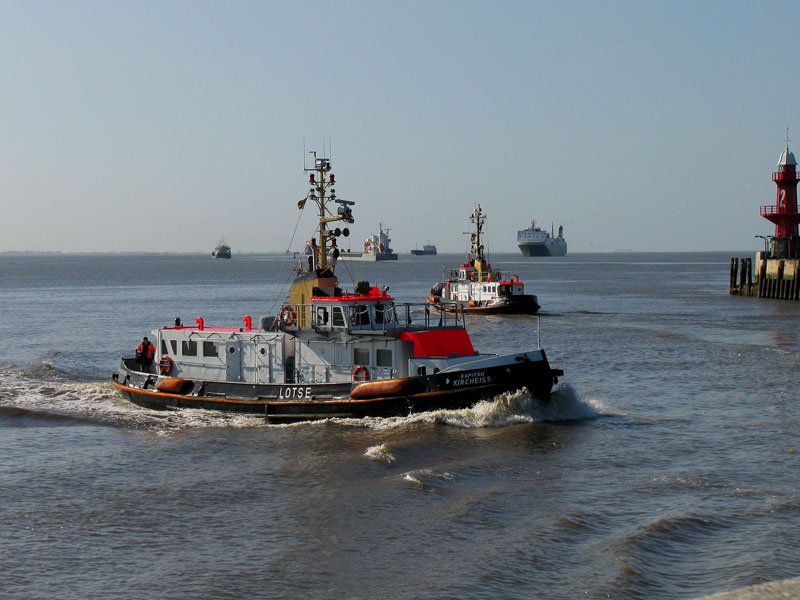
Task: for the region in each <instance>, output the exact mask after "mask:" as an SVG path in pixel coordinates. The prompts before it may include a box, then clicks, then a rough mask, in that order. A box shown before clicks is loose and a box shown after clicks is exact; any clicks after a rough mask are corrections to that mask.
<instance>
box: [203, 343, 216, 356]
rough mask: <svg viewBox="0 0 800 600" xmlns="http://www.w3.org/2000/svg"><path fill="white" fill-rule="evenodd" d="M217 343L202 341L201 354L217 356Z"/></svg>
mask: <svg viewBox="0 0 800 600" xmlns="http://www.w3.org/2000/svg"><path fill="white" fill-rule="evenodd" d="M218 355H219V353H218V352H217V345H216V344H215V343H214V342H208V341H205V342H203V356H218Z"/></svg>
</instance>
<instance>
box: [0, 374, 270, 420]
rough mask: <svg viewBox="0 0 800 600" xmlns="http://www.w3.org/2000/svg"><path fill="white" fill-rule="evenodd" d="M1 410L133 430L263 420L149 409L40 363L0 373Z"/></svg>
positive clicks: (107, 386) (104, 386)
mask: <svg viewBox="0 0 800 600" xmlns="http://www.w3.org/2000/svg"><path fill="white" fill-rule="evenodd" d="M0 409H6V414H7V415H16V416H17V417H20V416H23V415H24V416H26V417H38V416H42V417H44V418H47V417H48V416H51V415H59V416H62V417H68V418H71V419H73V420H74V421H87V422H93V423H98V424H104V425H116V426H122V427H127V428H131V429H144V430H153V429H154V430H161V431H170V430H175V429H182V428H187V427H254V426H261V425H263V422H264V420H263V418H261V417H258V416H254V415H239V414H232V413H223V412H217V411H207V410H201V409H178V410H168V411H165V410H151V409H146V408H142V407H140V406H137V405H135V404H133V403H131V402H129V401H128V400H126V399H124V398H122V397H121V396H120V395H119V394H118V393H117V392H116V390H115V389H114V387H113V386H112V385H111V384H110V383H107V382H99V381H94V382H88V383H79V382H74V381H69V380H68V376H67V375H66V374H64V373H62V372H60V371H58V370H57V369H55V368H54V367H53V366H52V365H49V364H47V363H39V364H35V365H28V366H27V367H24V368H19V367H13V366H12V367H10V368H8V369H7V370H4V371H3V372H0Z"/></svg>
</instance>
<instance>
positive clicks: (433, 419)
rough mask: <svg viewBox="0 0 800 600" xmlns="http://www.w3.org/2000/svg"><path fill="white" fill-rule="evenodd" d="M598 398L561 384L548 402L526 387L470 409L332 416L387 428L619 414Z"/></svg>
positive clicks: (496, 424) (483, 424)
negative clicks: (354, 416)
mask: <svg viewBox="0 0 800 600" xmlns="http://www.w3.org/2000/svg"><path fill="white" fill-rule="evenodd" d="M618 414H620V413H616V412H614V411H613V410H611V409H609V408H608V406H607V405H606V404H605V403H604V402H603V401H602V400H599V399H593V398H583V397H582V396H581V395H580V394H578V393H577V392H576V391H575V389H574V388H573V387H572V386H570V385H568V384H562V385H561V386H559V387H558V388H557V389H555V390H554V391H553V394H552V396H551V398H550V401H549V402H542V401H541V400H538V399H536V398H534V397H533V396H531V394H530V393H528V392H527V391H526V390H518V391H515V392H505V393H502V394H499V395H497V396H495V397H494V398H492V399H491V400H482V401H480V402H478V403H476V404H475V405H474V406H471V407H469V408H462V409H459V410H434V411H429V412H421V413H415V414H412V415H408V416H406V417H390V418H377V417H376V418H365V419H332V420H333V421H335V422H338V423H342V424H347V425H353V426H361V427H369V428H371V429H376V430H388V429H396V428H401V427H407V426H409V425H415V424H441V425H449V426H452V427H462V428H468V429H469V428H485V427H507V426H509V425H517V424H520V423H542V422H566V421H585V420H589V419H595V418H598V417H601V416H610V415H618Z"/></svg>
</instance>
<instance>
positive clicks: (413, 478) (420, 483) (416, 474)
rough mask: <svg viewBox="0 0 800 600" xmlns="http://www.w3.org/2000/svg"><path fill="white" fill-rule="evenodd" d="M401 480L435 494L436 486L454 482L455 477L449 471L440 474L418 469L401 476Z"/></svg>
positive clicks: (431, 470) (430, 470)
mask: <svg viewBox="0 0 800 600" xmlns="http://www.w3.org/2000/svg"><path fill="white" fill-rule="evenodd" d="M401 478H402V480H403V481H405V482H406V483H410V484H411V485H413V486H414V487H416V488H417V489H419V490H420V491H423V492H435V491H436V484H437V483H438V484H441V483H442V482H448V481H453V479H455V478H454V477H453V475H451V474H450V473H448V472H447V471H443V472H441V473H440V472H438V471H434V470H433V469H416V470H414V471H408V472H406V473H403V474H402V475H401Z"/></svg>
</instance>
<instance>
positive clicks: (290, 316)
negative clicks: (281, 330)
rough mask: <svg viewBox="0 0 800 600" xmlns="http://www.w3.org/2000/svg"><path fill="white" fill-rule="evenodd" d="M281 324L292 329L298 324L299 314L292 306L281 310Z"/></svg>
mask: <svg viewBox="0 0 800 600" xmlns="http://www.w3.org/2000/svg"><path fill="white" fill-rule="evenodd" d="M280 322H281V323H282V324H283V326H284V327H291V326H292V325H294V324H295V323H296V322H297V313H296V312H295V310H294V308H293V307H291V306H284V307H283V308H282V309H281V314H280Z"/></svg>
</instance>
